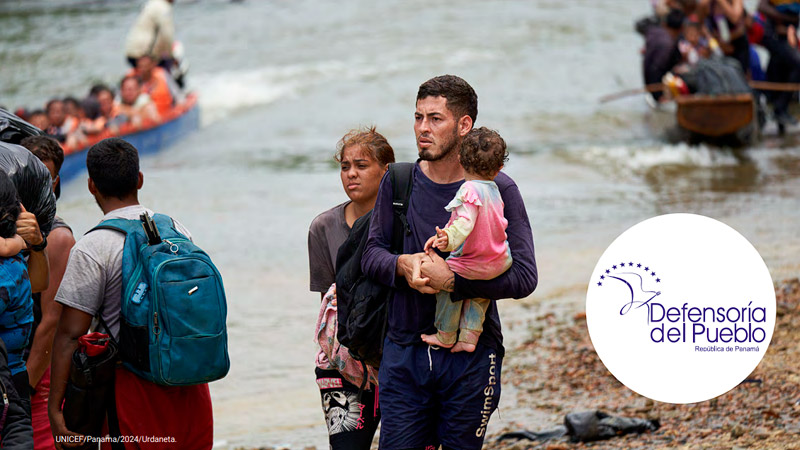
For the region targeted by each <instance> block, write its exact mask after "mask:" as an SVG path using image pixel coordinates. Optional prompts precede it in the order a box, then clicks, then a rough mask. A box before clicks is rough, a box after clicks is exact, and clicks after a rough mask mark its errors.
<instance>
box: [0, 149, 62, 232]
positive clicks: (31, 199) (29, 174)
mask: <svg viewBox="0 0 800 450" xmlns="http://www.w3.org/2000/svg"><path fill="white" fill-rule="evenodd" d="M0 170H2V171H3V172H5V173H7V174H8V176H9V178H11V181H13V182H14V186H16V187H17V194H18V195H19V199H20V201H21V202H22V204H23V205H24V206H25V209H26V210H28V211H29V212H32V213H33V214H34V215H35V216H36V220H37V221H38V222H39V229H40V230H42V233H43V234H44V235H45V236H46V235H47V234H48V233H50V228H51V227H52V226H53V218H54V217H55V215H56V197H55V195H54V194H53V181H52V179H51V178H50V171H49V170H47V166H45V165H44V163H42V162H41V161H39V158H37V157H36V156H35V155H34V154H33V153H31V152H29V151H28V149H26V148H25V147H22V146H20V145H15V144H8V143H5V142H0Z"/></svg>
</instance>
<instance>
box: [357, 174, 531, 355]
mask: <svg viewBox="0 0 800 450" xmlns="http://www.w3.org/2000/svg"><path fill="white" fill-rule="evenodd" d="M413 177H414V185H413V190H412V192H411V198H410V200H409V205H408V214H407V218H408V223H409V226H410V228H411V234H410V235H406V237H405V240H404V243H403V253H404V254H411V253H418V252H421V251H422V249H423V246H424V245H425V242H426V241H427V240H428V238H429V237H431V236H432V235H434V234H435V231H436V227H437V226H438V227H440V228H443V227H444V226H445V225H446V224H447V221H448V220H449V219H450V213H449V212H447V211H446V210H445V209H444V207H445V206H446V205H447V204H448V203H449V202H450V200H452V199H453V197H454V196H455V195H456V192H457V191H458V188H459V187H460V186H461V184H462V183H463V180H462V181H458V182H456V183H450V184H437V183H434V182H433V181H432V180H431V179H430V178H428V177H427V176H426V175H425V174H424V173H423V172H422V169H421V168H420V166H419V163H417V164H416V165H415V167H414V173H413ZM494 181H495V183H497V186H498V188H499V190H500V194H501V195H502V197H503V203H504V205H505V207H504V210H503V211H504V214H505V217H506V219H507V220H508V228H507V229H506V234H507V235H508V243H509V246H510V248H511V257H512V259H513V264H512V266H511V268H510V269H509V270H508V271H506V272H505V273H504V274H502V275H500V276H499V277H497V278H495V279H493V280H467V279H465V278H463V277H460V276H459V275H458V274H456V276H455V286H454V291H453V293H452V294H451V298H452V299H453V300H463V299H468V298H488V299H492V300H497V299H501V298H522V297H525V296H527V295H529V294H530V293H531V292H533V290H534V289H535V288H536V284H537V281H538V276H537V271H536V260H535V257H534V250H533V233H532V232H531V225H530V221H529V220H528V214H527V212H526V211H525V205H524V203H523V202H522V196H521V195H520V193H519V189H518V188H517V185H516V184H515V183H514V181H513V180H512V179H511V178H510V177H509V176H508V175H506V174H504V173H502V172H500V173H499V174H498V175H497V177H496V178H495V180H494ZM393 226H394V217H393V207H392V186H391V179H390V178H389V177H387V176H384V177H383V180H382V181H381V186H380V190H379V191H378V199H377V201H376V202H375V209H374V210H373V213H372V222H371V224H370V230H369V238H368V240H367V246H366V249H365V250H364V255H363V256H362V261H361V264H362V270H363V271H364V273H366V274H367V275H369V276H370V277H372V278H374V279H376V280H378V281H380V282H382V283H385V284H387V285H389V286H392V287H394V288H395V291H394V297H393V298H392V299H391V300H390V302H389V329H388V333H387V335H388V337H389V339H391V340H392V342H395V343H397V344H401V345H410V344H418V343H422V340H421V339H420V335H421V334H432V333H435V332H436V328H435V327H434V325H433V322H434V316H435V314H436V297H435V296H434V295H432V294H422V293H420V292H418V291H416V290H414V289H411V288H410V287H408V285H407V284H406V282H405V279H404V278H403V277H396V276H395V270H396V267H397V258H398V255H393V254H392V253H390V252H389V250H388V249H389V246H390V243H391V237H392V228H393ZM442 256H443V257H444V258H446V257H447V254H446V253H442ZM479 343H481V344H484V345H486V346H488V347H491V348H494V349H496V350H498V351H499V352H502V350H503V335H502V332H501V328H500V318H499V316H498V314H497V305H496V304H495V302H494V301H492V302H491V304H490V306H489V309H488V310H487V312H486V320H485V322H484V324H483V333H482V334H481V337H480V340H479Z"/></svg>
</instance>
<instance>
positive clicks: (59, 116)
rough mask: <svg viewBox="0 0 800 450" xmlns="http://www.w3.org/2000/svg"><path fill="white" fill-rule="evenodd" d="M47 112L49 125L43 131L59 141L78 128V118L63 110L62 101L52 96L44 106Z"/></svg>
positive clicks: (65, 138)
mask: <svg viewBox="0 0 800 450" xmlns="http://www.w3.org/2000/svg"><path fill="white" fill-rule="evenodd" d="M45 111H46V112H47V121H48V122H49V126H48V127H47V129H46V130H44V132H45V133H46V134H48V135H50V136H52V137H54V138H56V139H57V140H58V141H59V142H64V141H66V140H67V135H69V134H70V133H72V132H74V131H75V130H76V129H77V128H78V119H76V118H75V117H72V116H68V115H67V113H66V111H65V110H64V102H63V101H61V100H59V99H57V98H54V99H52V100H50V101H49V102H47V106H46V107H45Z"/></svg>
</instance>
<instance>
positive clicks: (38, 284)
mask: <svg viewBox="0 0 800 450" xmlns="http://www.w3.org/2000/svg"><path fill="white" fill-rule="evenodd" d="M477 106H478V97H477V95H476V93H475V91H474V90H473V89H472V87H471V86H470V85H469V84H468V83H467V82H466V81H465V80H463V79H461V78H459V77H456V76H453V75H444V76H439V77H435V78H432V79H430V80H428V81H426V82H425V83H423V84H422V85H420V87H419V90H418V93H417V100H416V108H415V113H414V132H415V136H416V143H417V147H418V150H419V159H418V160H417V162H416V163H401V164H394V160H395V158H394V151H393V149H392V147H391V145H390V144H389V142H388V141H387V139H386V138H385V137H384V136H382V135H381V134H380V133H378V132H377V131H376V130H375V128H374V127H373V128H371V129H361V130H353V131H351V132H349V133H347V134H346V135H345V136H344V137H343V138H342V139H341V141H340V142H339V145H338V149H337V152H336V155H335V158H336V160H337V161H338V162H339V164H340V167H341V171H340V176H341V182H342V187H343V188H344V191H345V193H346V195H347V197H348V198H349V200H348V201H346V202H344V203H342V204H340V205H338V206H335V207H333V208H331V209H330V210H328V211H325V212H324V213H322V214H320V215H319V216H318V217H317V218H316V219H314V221H313V222H312V224H311V227H310V229H309V239H308V251H309V266H310V271H311V272H310V275H311V276H310V280H311V290H312V291H316V292H320V294H321V297H320V298H321V300H322V302H321V305H320V306H321V308H320V316H319V318H318V321H317V325H316V333H315V340H316V341H317V342H318V344H319V350H318V353H317V356H316V360H315V366H316V374H315V376H316V380H317V384H318V387H319V390H320V395H321V404H322V409H323V413H324V415H325V419H326V423H327V425H328V432H329V440H330V444H331V448H334V449H365V450H366V449H369V448H370V447H371V444H372V440H373V437H374V434H375V432H376V429H377V427H378V424H379V423H381V430H382V431H381V436H380V441H381V442H380V448H383V449H387V450H393V449H398V450H399V449H407V448H437V447H439V446H441V447H442V448H444V449H451V448H459V449H476V450H477V449H480V448H481V447H482V445H483V441H484V438H485V435H486V427H487V425H488V421H489V417H490V416H491V415H492V413H493V412H494V410H495V409H496V408H497V405H498V402H499V399H500V393H501V372H502V362H503V355H504V348H503V343H502V342H503V337H502V332H501V327H500V318H499V315H498V310H497V305H496V301H497V300H499V299H502V298H523V297H526V296H528V295H530V294H531V292H532V291H533V290H534V289H535V288H536V285H537V283H538V274H537V269H536V261H535V257H534V247H533V234H532V231H531V225H530V221H529V219H528V216H527V212H526V208H525V205H524V202H523V200H522V196H521V194H520V191H519V189H518V188H517V186H516V184H515V183H514V181H513V180H512V179H511V178H510V177H509V176H508V175H506V174H505V173H503V172H502V171H501V169H502V168H503V166H504V164H505V162H506V161H507V159H508V151H507V148H506V143H505V141H504V139H503V138H502V137H501V136H500V135H499V134H498V133H497V132H496V131H493V130H490V129H488V128H485V127H479V128H476V127H474V123H475V121H476V119H477V114H478V108H477ZM21 144H22V145H23V146H24V147H26V148H27V149H29V150H30V151H31V152H32V153H33V154H34V155H36V156H37V157H38V158H39V159H40V160H41V161H42V163H43V164H44V166H45V167H46V168H47V170H48V172H49V176H48V177H47V178H48V180H46V181H48V183H47V187H50V186H52V189H53V192H58V191H57V189H56V187H57V186H58V183H59V177H58V173H59V168H60V165H61V163H62V162H63V155H64V154H63V150H62V148H61V146H60V145H59V143H58V141H56V140H55V139H54V138H53V137H48V136H33V137H28V138H26V139H24V140H23V141H22V142H21ZM86 164H87V169H88V175H89V182H88V190H89V193H90V195H91V196H92V197H94V199H95V201H96V203H97V205H98V206H99V207H100V209H101V210H102V212H103V214H104V217H103V222H101V223H104V221H105V220H108V219H129V220H136V219H137V218H139V217H140V216H141V215H143V214H145V215H149V216H152V215H153V214H154V213H153V211H151V210H150V209H148V208H146V207H144V206H143V205H141V204H140V203H139V201H138V191H139V190H140V189H142V187H143V185H144V176H143V174H142V173H141V171H140V169H139V156H138V151H137V150H136V148H134V147H133V146H131V145H130V144H129V143H127V142H126V141H124V140H122V139H120V138H114V137H112V138H107V139H104V140H101V141H100V142H98V143H96V144H94V145H93V146H92V147H91V148H90V149H89V151H88V153H87V159H86ZM400 172H404V173H405V175H399V173H400ZM42 176H44V173H42ZM393 183H394V184H396V186H395V185H393ZM29 188H30V187H27V186H17V187H15V186H14V183H12V182H10V181H9V178H8V176H7V175H6V174H5V172H2V171H0V193H2V195H0V271H2V273H3V276H2V278H1V280H2V285H1V286H0V306H2V307H3V309H2V310H0V338H2V342H4V344H5V345H4V346H2V345H0V387H2V388H4V389H5V392H7V393H8V398H9V401H10V402H11V407H10V409H9V410H8V411H9V414H8V417H7V421H6V426H5V427H3V428H2V444H3V448H9V449H15V450H16V449H31V448H35V449H42V450H44V449H52V448H57V449H65V448H73V447H74V445H73V444H76V443H78V442H79V441H80V440H81V439H84V436H82V435H81V434H80V433H79V432H76V430H74V429H70V425H69V424H70V423H71V421H70V420H71V419H74V418H72V417H70V416H69V415H68V414H67V410H66V408H65V409H62V407H64V405H65V398H66V397H67V395H68V394H69V391H70V389H71V388H70V384H69V383H68V380H70V382H71V380H72V378H71V377H72V376H71V375H70V371H71V370H73V369H74V367H75V364H76V360H75V356H74V355H75V354H76V349H79V347H80V346H81V345H84V344H81V343H80V342H81V339H83V338H86V333H87V330H89V331H103V332H106V333H108V334H109V336H111V337H112V338H113V337H115V340H116V341H117V342H119V344H118V345H120V347H121V348H122V347H126V346H127V347H128V348H129V347H130V345H131V344H130V342H131V341H129V340H126V339H135V336H134V337H127V338H126V337H124V336H126V335H125V333H126V332H127V333H133V332H135V328H132V327H131V325H130V324H129V323H128V322H127V320H128V319H129V316H126V314H130V313H126V310H125V308H126V306H125V305H131V304H133V303H135V302H136V301H137V300H136V299H137V298H138V299H139V301H141V296H142V295H144V292H145V291H142V288H141V286H139V287H138V288H137V290H136V291H133V290H131V291H130V293H129V294H126V295H125V296H123V288H124V286H126V277H130V276H131V274H130V273H129V272H125V270H124V265H123V261H124V258H125V257H126V256H125V255H126V253H125V252H126V251H125V248H126V247H127V246H128V245H127V244H126V236H125V234H123V233H119V232H118V231H116V230H113V229H109V228H103V227H98V228H96V229H93V230H92V232H90V233H87V234H86V235H85V236H83V237H82V238H81V239H79V240H78V241H77V242H76V240H75V238H74V237H73V235H72V231H71V229H70V228H69V226H68V225H67V224H66V223H64V222H63V220H61V219H59V218H58V216H56V218H55V220H54V222H53V225H52V231H50V233H49V234H47V233H43V232H42V231H41V229H40V227H39V223H38V222H37V218H36V216H35V215H34V214H33V213H31V212H28V211H26V210H25V208H24V205H23V204H21V203H20V198H23V197H22V196H21V195H18V191H17V190H16V189H29ZM48 192H49V191H48ZM397 192H405V197H404V198H403V199H402V200H401V201H400V203H401V204H403V205H405V206H404V207H403V210H402V214H401V215H398V214H399V213H398V209H397V208H398V206H397V205H398V200H397V198H396V197H397ZM400 217H402V220H400ZM142 220H144V219H142ZM365 220H366V222H365ZM359 223H360V224H361V225H359ZM171 224H172V225H171V226H172V227H173V228H174V229H175V230H177V231H176V232H177V233H180V235H181V236H185V239H187V240H191V235H190V233H189V231H188V230H187V229H186V227H184V226H183V225H182V224H180V223H179V222H178V221H177V220H175V219H172V222H171ZM359 230H361V231H360V232H363V235H361V236H358V235H357V236H356V237H357V238H358V239H360V241H358V242H362V243H363V245H359V248H358V253H359V255H358V256H359V258H360V259H359V260H358V261H359V264H358V266H359V267H358V268H357V270H359V271H361V270H363V274H364V276H365V277H368V278H370V279H371V280H373V282H374V283H379V284H381V285H383V286H386V287H388V288H389V289H388V291H386V292H387V294H386V295H387V296H386V298H385V299H384V300H383V301H385V302H386V303H385V306H386V316H385V320H386V322H385V329H382V330H380V331H379V332H378V334H375V335H374V336H373V337H374V338H375V339H379V340H381V341H382V342H383V345H382V347H383V349H382V357H381V358H380V361H379V364H378V363H371V367H367V366H366V365H365V364H364V363H363V362H362V361H359V360H357V359H356V358H355V357H354V356H353V353H352V352H351V351H349V349H348V348H346V347H345V346H343V345H341V344H340V343H339V342H338V337H339V333H340V332H341V330H340V327H339V326H337V320H338V317H339V315H338V314H337V312H338V309H339V308H340V307H343V306H340V305H339V304H338V303H337V301H338V300H339V299H343V298H344V296H345V291H346V289H345V290H337V283H336V281H337V279H339V278H338V276H339V275H340V274H339V273H338V272H339V270H340V269H341V267H340V264H341V261H337V253H340V250H339V249H340V247H344V246H347V245H349V242H350V241H351V240H352V237H353V236H351V235H352V234H353V233H358V232H359ZM159 245H160V243H159ZM172 245H174V243H172ZM170 248H171V247H170ZM170 251H172V250H170ZM128 281H130V280H128ZM192 283H194V281H192ZM340 284H341V283H340ZM181 286H183V285H181ZM190 286H191V285H186V288H189V287H190ZM134 287H135V284H134ZM342 288H345V286H344V285H342ZM145 289H146V288H145ZM154 289H155V288H154ZM197 289H198V288H197V287H194V288H192V289H189V290H188V294H186V295H192V293H193V292H194V291H196V290H197ZM179 290H180V291H181V292H183V291H186V289H184V288H180V289H179ZM125 291H126V292H128V289H125ZM138 291H142V292H141V293H137V292H138ZM163 301H166V302H169V301H170V298H164V299H163ZM194 301H199V299H195V300H194ZM194 301H193V302H194ZM131 302H133V303H131ZM192 304H196V303H192ZM158 317H159V316H155V321H156V322H155V325H154V326H155V328H153V332H154V333H156V334H158V333H159V324H158ZM181 317H182V318H184V317H183V316H181ZM125 330H128V331H125ZM91 336H95V335H91ZM5 350H7V358H8V359H7V363H6V364H3V358H2V356H5V355H6V352H5ZM129 351H130V348H129ZM150 351H153V350H152V349H151V350H150ZM120 355H121V356H120V358H121V361H122V362H123V365H117V366H115V376H114V377H115V379H114V388H113V395H112V397H113V400H107V401H104V403H103V404H101V405H94V403H92V404H91V405H86V406H85V408H89V407H93V408H95V409H96V408H100V412H101V414H103V416H104V417H105V413H104V412H103V408H108V415H107V417H106V418H105V421H106V423H107V425H106V427H105V429H107V430H108V432H109V433H110V434H111V436H121V437H127V438H129V439H130V438H132V437H150V438H152V439H155V441H152V440H151V441H139V442H137V441H132V440H130V441H127V442H126V443H125V444H124V446H117V445H114V446H111V447H112V448H164V449H176V450H177V449H181V450H184V449H206V450H209V449H211V448H212V446H213V415H212V408H211V397H210V395H209V389H208V384H207V383H206V382H197V383H195V382H192V383H188V384H187V385H168V384H163V383H157V382H154V381H149V380H148V379H146V378H143V377H142V376H140V374H139V373H137V372H134V371H131V370H129V365H128V364H129V363H131V360H130V359H129V358H131V357H133V354H131V353H127V352H125V351H121V352H120ZM198 357H199V356H198ZM216 357H221V355H216V356H215V355H207V354H203V355H202V358H206V359H208V358H216ZM226 357H227V356H226ZM71 367H72V368H73V369H71ZM197 370H201V368H200V367H198V368H197ZM379 387H380V394H379ZM95 402H96V401H95ZM70 411H71V412H74V411H72V410H70ZM92 445H96V444H92ZM104 448H105V447H104Z"/></svg>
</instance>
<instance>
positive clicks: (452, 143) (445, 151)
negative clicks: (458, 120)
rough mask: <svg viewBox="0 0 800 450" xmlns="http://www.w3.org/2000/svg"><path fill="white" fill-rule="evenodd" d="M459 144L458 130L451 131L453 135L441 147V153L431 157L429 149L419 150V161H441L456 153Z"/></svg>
mask: <svg viewBox="0 0 800 450" xmlns="http://www.w3.org/2000/svg"><path fill="white" fill-rule="evenodd" d="M460 143H461V141H460V140H459V138H458V129H457V128H455V129H454V130H453V135H452V136H450V139H449V140H448V141H447V142H446V145H445V146H443V147H442V152H441V153H439V154H438V155H432V154H431V153H430V149H419V159H421V160H423V161H441V160H443V159H445V158H447V157H448V156H450V155H451V154H452V153H453V152H454V151H456V150H457V149H458V147H459V144H460ZM417 148H419V147H417Z"/></svg>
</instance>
